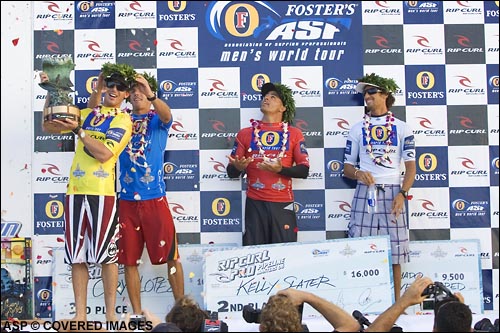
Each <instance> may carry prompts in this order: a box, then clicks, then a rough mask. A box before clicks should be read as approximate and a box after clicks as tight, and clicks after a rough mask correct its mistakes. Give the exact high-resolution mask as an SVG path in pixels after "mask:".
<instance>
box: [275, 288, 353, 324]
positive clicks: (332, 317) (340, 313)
mask: <svg viewBox="0 0 500 333" xmlns="http://www.w3.org/2000/svg"><path fill="white" fill-rule="evenodd" d="M278 294H283V295H286V296H288V297H289V298H291V300H292V302H293V304H295V305H297V306H298V305H301V304H303V303H307V304H309V305H310V306H312V307H313V308H314V309H315V310H316V311H318V312H319V313H320V314H321V315H323V317H324V318H325V319H326V320H328V322H329V323H330V324H331V325H332V326H333V328H334V329H335V331H339V332H357V331H359V329H360V325H359V323H358V321H357V320H356V319H354V317H353V316H351V315H350V314H349V313H347V312H346V311H345V310H344V309H342V308H341V307H339V306H337V305H335V304H333V303H331V302H329V301H327V300H326V299H324V298H321V297H319V296H317V295H315V294H313V293H310V292H307V291H302V290H297V289H294V288H288V289H285V290H280V291H279V292H278Z"/></svg>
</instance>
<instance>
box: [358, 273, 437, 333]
mask: <svg viewBox="0 0 500 333" xmlns="http://www.w3.org/2000/svg"><path fill="white" fill-rule="evenodd" d="M432 283H433V281H432V279H431V278H429V277H417V278H416V279H415V281H413V283H412V284H411V285H410V286H409V287H408V289H406V291H405V292H404V294H403V295H402V296H401V297H400V298H399V299H398V300H397V301H396V302H395V303H394V304H393V305H391V306H390V307H389V308H388V309H387V310H385V311H384V312H382V313H381V314H380V315H379V316H378V317H377V318H376V319H375V320H374V321H373V323H372V324H371V325H370V326H368V328H367V329H365V332H389V330H390V329H391V328H392V326H393V325H394V323H395V322H396V319H398V318H399V316H400V315H401V314H403V313H404V312H405V310H406V309H407V308H408V307H409V306H411V305H415V304H419V303H421V302H422V301H423V300H424V299H425V298H426V297H427V296H422V292H423V291H424V289H425V288H427V286H428V285H430V284H432Z"/></svg>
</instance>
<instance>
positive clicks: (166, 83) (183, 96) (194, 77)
mask: <svg viewBox="0 0 500 333" xmlns="http://www.w3.org/2000/svg"><path fill="white" fill-rule="evenodd" d="M158 90H159V93H160V94H159V95H158V96H159V97H160V98H161V99H163V100H165V101H166V102H167V103H168V104H169V105H171V106H172V107H175V108H176V109H196V108H198V69H196V68H182V69H179V68H171V69H159V70H158Z"/></svg>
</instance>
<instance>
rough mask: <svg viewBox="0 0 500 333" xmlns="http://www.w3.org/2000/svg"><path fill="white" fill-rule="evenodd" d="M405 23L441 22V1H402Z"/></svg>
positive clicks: (442, 20)
mask: <svg viewBox="0 0 500 333" xmlns="http://www.w3.org/2000/svg"><path fill="white" fill-rule="evenodd" d="M403 3H404V8H403V18H404V23H405V24H422V23H426V24H435V23H443V22H444V19H443V2H442V1H403Z"/></svg>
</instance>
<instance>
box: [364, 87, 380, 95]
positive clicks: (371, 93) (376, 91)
mask: <svg viewBox="0 0 500 333" xmlns="http://www.w3.org/2000/svg"><path fill="white" fill-rule="evenodd" d="M379 92H382V90H380V89H378V88H375V87H373V88H370V89H366V90H365V92H364V94H366V93H368V94H369V95H375V94H376V93H379Z"/></svg>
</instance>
